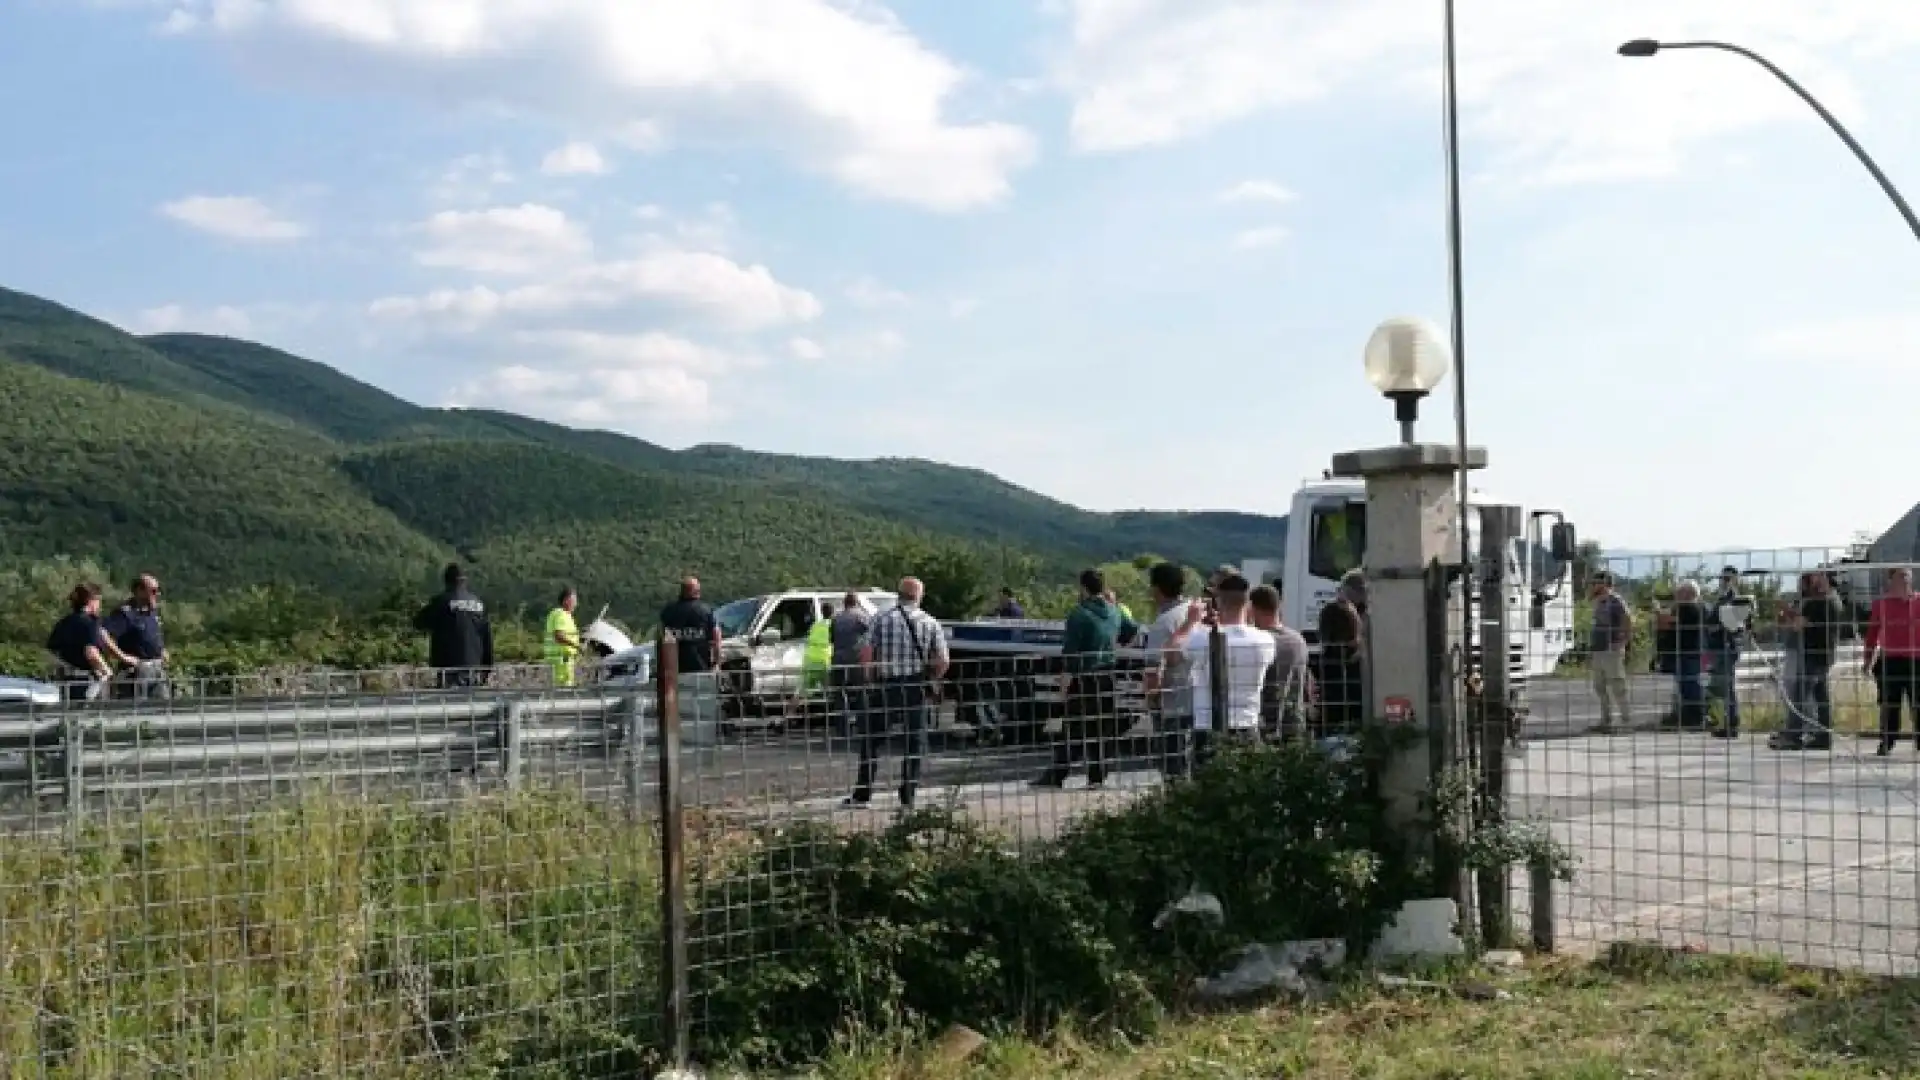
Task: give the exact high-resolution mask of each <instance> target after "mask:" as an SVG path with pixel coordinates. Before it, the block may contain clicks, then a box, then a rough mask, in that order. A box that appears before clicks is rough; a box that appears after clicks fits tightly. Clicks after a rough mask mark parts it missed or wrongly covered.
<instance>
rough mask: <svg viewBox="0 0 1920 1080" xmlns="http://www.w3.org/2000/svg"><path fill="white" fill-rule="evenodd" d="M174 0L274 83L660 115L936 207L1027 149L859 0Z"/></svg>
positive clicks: (596, 119) (961, 76) (623, 119)
mask: <svg viewBox="0 0 1920 1080" xmlns="http://www.w3.org/2000/svg"><path fill="white" fill-rule="evenodd" d="M183 4H184V6H185V7H186V8H188V9H191V10H194V11H196V12H198V13H200V14H201V15H202V16H203V19H202V24H203V25H202V32H204V33H208V34H211V35H215V36H218V37H219V38H221V39H223V40H225V41H227V42H228V43H229V44H230V45H232V46H233V47H234V48H235V49H236V50H238V51H239V52H240V53H241V55H242V56H243V57H244V58H245V59H247V60H249V61H251V62H253V63H255V64H258V65H260V66H261V67H263V68H266V69H268V70H273V71H275V72H276V73H280V74H284V75H285V76H287V77H304V78H308V79H312V80H315V81H317V82H319V83H321V84H323V85H326V84H332V85H336V86H339V87H341V88H343V89H349V90H353V91H356V92H365V91H367V90H370V89H371V90H376V91H380V90H384V91H387V92H390V93H405V94H412V95H417V96H420V97H423V98H426V99H428V100H432V101H435V102H456V103H465V104H480V105H485V106H503V107H506V108H508V109H516V110H521V111H536V112H541V113H545V114H546V115H548V116H551V117H555V118H558V119H561V120H563V121H565V122H566V123H567V124H568V125H570V126H572V127H575V128H576V129H582V130H604V131H607V132H609V133H610V136H613V137H619V138H623V139H624V140H626V141H628V142H630V143H631V142H639V143H641V144H649V145H650V144H657V143H658V142H659V141H660V140H661V139H662V138H663V137H664V133H665V131H666V130H667V128H668V127H669V126H671V127H672V128H673V130H675V131H676V132H677V133H679V134H681V135H684V134H686V133H687V132H698V133H699V135H700V137H701V138H703V139H706V140H709V141H712V142H715V143H723V144H724V143H729V142H739V141H742V140H749V141H754V142H759V143H765V144H770V145H772V146H774V147H776V148H778V149H780V150H781V151H783V152H785V153H786V154H787V155H788V156H790V157H791V158H792V159H794V160H796V161H797V162H798V163H799V164H800V165H801V166H802V167H804V168H806V169H808V170H811V171H814V172H817V173H821V174H824V175H826V176H830V177H832V178H834V179H835V180H837V181H839V182H840V183H842V184H844V185H846V186H848V187H850V188H852V189H853V190H855V191H858V192H861V193H864V194H869V195H874V196H878V197H881V198H887V199H894V200H899V201H902V202H907V203H912V204H916V205H919V206H923V207H927V208H931V209H935V210H944V211H955V210H962V209H967V208H970V207H975V206H980V205H983V204H987V203H991V202H994V201H996V200H999V199H1000V198H1002V197H1004V196H1005V195H1006V194H1007V192H1008V191H1009V178H1010V176H1011V175H1012V173H1014V172H1015V171H1017V170H1018V169H1020V168H1023V167H1024V166H1026V165H1027V164H1029V163H1030V162H1031V161H1032V160H1033V158H1034V156H1035V152H1036V151H1035V140H1034V138H1033V136H1032V135H1031V134H1030V133H1029V132H1027V131H1026V130H1024V129H1022V128H1020V127H1018V126H1015V125H1012V124H1008V123H1002V122H996V121H990V120H971V119H969V120H955V119H950V118H949V115H948V114H949V112H950V106H951V103H952V100H953V98H954V97H955V95H956V94H957V93H958V92H959V91H961V90H962V89H963V88H964V87H965V86H966V85H967V84H968V82H969V74H968V73H967V72H966V71H965V70H963V69H962V68H961V67H960V66H959V65H958V64H956V63H955V62H954V61H952V60H950V59H948V58H947V57H946V56H944V55H942V54H941V53H939V52H937V51H935V50H934V49H932V48H930V47H928V46H927V45H925V44H924V43H922V42H921V41H920V40H918V39H917V38H916V37H915V36H914V35H913V34H912V33H911V32H909V31H908V30H907V29H906V28H905V27H904V26H903V25H902V24H901V22H900V21H899V20H898V19H897V18H895V17H893V16H892V15H891V13H889V12H887V11H886V10H885V9H883V8H881V7H879V6H878V5H877V4H874V3H870V2H865V0H862V2H858V3H848V2H843V0H784V2H780V3H769V2H767V0H702V2H700V3H685V2H682V0H542V2H538V3H534V2H529V0H330V2H321V0H183ZM636 115H638V116H643V117H647V118H648V123H649V125H650V126H642V127H639V128H635V127H634V126H633V125H634V120H633V117H635V116H636Z"/></svg>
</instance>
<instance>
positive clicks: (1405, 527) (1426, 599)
mask: <svg viewBox="0 0 1920 1080" xmlns="http://www.w3.org/2000/svg"><path fill="white" fill-rule="evenodd" d="M1486 463H1487V453H1486V450H1485V449H1484V448H1483V447H1476V446H1470V447H1468V448H1467V461H1466V467H1467V468H1469V469H1481V468H1485V467H1486ZM1460 464H1461V462H1460V454H1459V451H1458V449H1457V448H1456V447H1453V446H1446V445H1438V444H1429V443H1406V444H1402V445H1399V446H1387V447H1381V448H1378V449H1372V450H1356V451H1352V452H1350V453H1345V454H1336V455H1335V456H1334V458H1333V474H1334V475H1335V476H1341V477H1359V478H1361V479H1363V480H1365V481H1366V487H1367V536H1366V554H1365V564H1364V568H1365V570H1366V574H1367V591H1368V608H1367V671H1368V675H1369V676H1370V677H1369V679H1368V682H1369V684H1370V686H1371V692H1370V695H1369V697H1370V700H1369V701H1368V705H1369V707H1370V709H1371V711H1370V712H1369V713H1368V715H1367V720H1368V722H1369V723H1370V724H1374V723H1379V724H1385V725H1388V726H1389V727H1390V728H1395V729H1403V730H1406V729H1411V730H1413V731H1417V732H1418V733H1420V734H1421V735H1423V736H1425V738H1422V739H1420V740H1418V741H1415V740H1411V739H1408V740H1404V741H1402V740H1398V739H1396V740H1395V742H1396V744H1397V745H1396V749H1395V750H1394V751H1393V753H1392V755H1391V757H1390V758H1389V760H1388V761H1387V762H1386V763H1385V766H1384V768H1383V770H1382V772H1381V777H1380V783H1381V789H1382V794H1383V795H1384V796H1385V798H1386V800H1387V807H1388V814H1389V817H1390V820H1392V821H1393V822H1394V823H1395V824H1396V826H1398V827H1400V828H1402V829H1403V830H1407V831H1410V832H1411V831H1415V830H1419V831H1420V833H1421V835H1419V836H1417V837H1415V839H1416V843H1417V844H1418V846H1419V847H1420V848H1427V849H1429V850H1430V848H1429V843H1430V839H1431V838H1430V837H1428V836H1426V835H1424V831H1425V830H1424V813H1423V807H1422V803H1423V801H1424V799H1425V798H1426V796H1427V794H1428V793H1429V791H1430V790H1431V786H1432V782H1433V780H1434V773H1435V770H1436V768H1437V767H1444V766H1445V764H1446V763H1447V761H1448V757H1447V754H1448V753H1449V747H1448V745H1447V744H1448V743H1449V742H1450V741H1451V730H1450V721H1451V712H1452V707H1451V700H1452V695H1453V692H1454V688H1453V687H1452V686H1449V685H1447V681H1448V662H1447V661H1448V658H1449V657H1452V656H1453V655H1454V654H1455V653H1456V651H1457V650H1456V646H1457V645H1458V644H1459V640H1460V609H1459V607H1458V605H1459V604H1460V603H1462V600H1461V599H1460V597H1461V595H1462V593H1461V589H1460V584H1459V581H1458V578H1457V575H1455V574H1452V573H1449V572H1448V571H1449V570H1450V568H1453V567H1457V566H1458V564H1459V562H1460V537H1459V520H1460V518H1459V504H1458V501H1457V499H1456V497H1455V486H1456V484H1457V482H1458V475H1459V468H1460ZM1449 582H1450V583H1451V586H1450V587H1449V586H1448V584H1447V583H1449ZM1436 585H1437V586H1438V590H1439V594H1440V595H1441V596H1443V597H1447V598H1449V599H1445V600H1442V601H1441V602H1439V603H1435V602H1434V598H1433V595H1432V594H1433V593H1434V592H1435V591H1436ZM1502 654H1504V649H1501V650H1498V651H1497V652H1496V655H1502Z"/></svg>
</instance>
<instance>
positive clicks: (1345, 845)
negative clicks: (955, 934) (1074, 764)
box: [1055, 745, 1426, 987]
mask: <svg viewBox="0 0 1920 1080" xmlns="http://www.w3.org/2000/svg"><path fill="white" fill-rule="evenodd" d="M1055 857H1056V859H1057V861H1058V862H1059V864H1060V865H1061V866H1062V867H1063V868H1064V869H1065V870H1066V871H1067V872H1068V873H1069V874H1071V876H1073V877H1074V878H1075V879H1076V880H1078V881H1081V882H1084V883H1085V885H1086V887H1087V889H1088V890H1089V891H1090V892H1092V893H1093V894H1094V895H1095V896H1098V897H1101V898H1102V907H1103V908H1104V911H1105V916H1106V924H1105V932H1106V934H1107V935H1108V936H1109V937H1110V938H1111V939H1112V940H1114V941H1115V942H1117V943H1119V945H1120V947H1121V948H1122V950H1123V951H1124V954H1125V959H1126V961H1127V962H1128V963H1129V964H1130V965H1132V966H1134V967H1135V968H1137V969H1140V970H1144V971H1150V972H1152V973H1154V975H1155V976H1156V982H1157V983H1158V984H1159V985H1161V986H1163V987H1165V986H1170V985H1174V983H1175V981H1176V980H1179V981H1184V980H1186V979H1187V978H1188V977H1190V976H1192V975H1194V974H1198V973H1200V972H1203V971H1211V970H1214V969H1215V967H1216V966H1217V964H1218V963H1219V961H1220V960H1221V959H1222V957H1223V956H1224V955H1225V954H1226V953H1227V952H1229V951H1230V950H1232V949H1234V948H1236V947H1238V946H1240V945H1244V944H1249V943H1252V942H1279V941H1290V940H1296V939H1301V938H1327V937H1337V938H1344V939H1346V940H1347V941H1348V942H1349V943H1350V944H1352V945H1354V946H1356V947H1358V946H1361V945H1364V944H1365V943H1366V942H1367V941H1369V940H1370V939H1371V938H1372V937H1373V936H1374V935H1375V934H1377V933H1378V932H1379V930H1380V928H1381V927H1382V926H1384V925H1385V924H1386V922H1387V921H1388V920H1389V919H1390V918H1391V916H1392V913H1393V912H1394V911H1396V910H1398V908H1399V907H1400V905H1401V903H1402V902H1403V901H1405V900H1407V899H1408V898H1410V897H1413V896H1417V895H1425V893H1424V892H1423V889H1424V886H1425V884H1426V882H1425V881H1424V880H1423V877H1422V875H1421V873H1420V872H1419V869H1418V868H1417V867H1416V866H1415V864H1414V863H1413V861H1412V860H1410V859H1408V858H1406V857H1404V855H1403V854H1402V852H1401V845H1400V841H1399V839H1398V838H1397V837H1396V835H1395V834H1394V833H1393V831H1392V830H1390V829H1389V828H1388V826H1387V823H1386V818H1385V810H1384V804H1383V803H1382V801H1381V800H1380V799H1379V798H1378V796H1377V793H1376V790H1375V786H1374V782H1373V778H1372V776H1371V772H1370V769H1369V768H1368V766H1367V764H1366V762H1365V759H1364V758H1362V757H1359V756H1355V757H1354V758H1352V759H1350V760H1345V761H1339V760H1332V759H1330V758H1329V757H1328V756H1327V755H1325V754H1322V753H1320V752H1317V751H1315V750H1313V749H1310V748H1307V747H1304V746H1297V745H1289V746H1284V747H1267V748H1261V749H1256V750H1244V751H1235V750H1229V751H1228V752H1226V753H1223V754H1221V755H1220V756H1219V757H1218V758H1216V759H1215V760H1213V761H1212V762H1210V763H1209V764H1208V765H1207V766H1206V767H1205V768H1203V769H1201V770H1200V771H1199V772H1198V773H1197V774H1196V775H1195V777H1194V779H1193V781H1192V782H1190V783H1176V784H1170V785H1167V786H1164V787H1162V788H1159V789H1158V790H1156V791H1154V792H1153V793H1151V794H1149V795H1147V796H1145V797H1143V798H1142V799H1140V800H1139V801H1138V802H1135V803H1133V804H1131V805H1129V806H1127V807H1125V808H1124V809H1121V810H1117V811H1114V812H1109V813H1105V814H1100V815H1096V816H1093V817H1091V818H1088V819H1086V820H1084V821H1082V822H1081V823H1079V824H1078V825H1076V826H1075V827H1074V828H1073V829H1072V830H1070V831H1069V832H1068V833H1067V834H1066V835H1065V836H1064V837H1063V838H1062V840H1061V842H1060V845H1059V849H1058V852H1057V854H1056V856H1055ZM1189 889H1201V890H1204V891H1206V892H1209V893H1212V894H1213V895H1214V896H1216V897H1218V898H1219V900H1220V902H1221V906H1222V908H1223V909H1224V911H1225V919H1224V921H1223V922H1222V923H1221V924H1220V925H1219V926H1218V927H1217V928H1213V929H1211V930H1203V931H1199V932H1195V931H1193V930H1191V929H1183V931H1182V932H1177V933H1169V932H1156V931H1155V930H1154V928H1153V923H1154V920H1155V918H1156V917H1157V916H1158V915H1159V913H1160V912H1161V911H1162V910H1163V909H1164V908H1165V906H1166V905H1167V904H1168V903H1169V902H1171V901H1173V900H1175V899H1177V898H1179V897H1181V896H1183V895H1185V894H1186V893H1187V891H1188V890H1189Z"/></svg>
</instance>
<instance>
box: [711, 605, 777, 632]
mask: <svg viewBox="0 0 1920 1080" xmlns="http://www.w3.org/2000/svg"><path fill="white" fill-rule="evenodd" d="M766 599H767V598H766V597H764V596H755V597H750V598H748V599H746V600H735V601H734V602H733V603H731V604H724V605H722V606H721V608H720V610H719V611H716V612H714V613H713V619H714V621H715V622H717V623H719V624H720V636H721V637H723V638H737V637H745V636H746V635H747V631H748V630H750V629H752V628H753V617H754V616H755V615H757V614H759V612H760V605H761V604H763V603H765V602H766Z"/></svg>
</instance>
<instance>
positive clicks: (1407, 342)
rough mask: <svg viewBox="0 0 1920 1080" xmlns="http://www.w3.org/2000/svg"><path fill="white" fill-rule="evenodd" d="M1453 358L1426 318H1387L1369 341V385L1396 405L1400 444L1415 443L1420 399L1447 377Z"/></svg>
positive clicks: (1367, 360) (1437, 331)
mask: <svg viewBox="0 0 1920 1080" xmlns="http://www.w3.org/2000/svg"><path fill="white" fill-rule="evenodd" d="M1452 366H1453V359H1452V357H1451V356H1450V355H1449V353H1448V351H1447V344H1446V340H1445V339H1444V338H1442V337H1441V336H1440V331H1439V330H1437V329H1435V328H1434V326H1433V324H1432V323H1430V322H1428V321H1426V320H1425V319H1414V318H1398V319H1388V320H1387V321H1386V322H1383V323H1381V324H1380V325H1379V327H1378V328H1376V329H1375V330H1374V332H1373V336H1372V337H1371V338H1368V339H1367V354H1366V370H1367V382H1369V383H1371V384H1372V385H1373V388H1374V389H1375V390H1378V391H1379V392H1380V393H1381V395H1382V396H1384V397H1386V398H1389V399H1390V400H1392V402H1393V414H1394V418H1395V419H1396V420H1398V421H1400V441H1401V442H1405V443H1411V442H1412V441H1413V422H1414V420H1415V419H1417V418H1418V417H1419V414H1420V399H1421V398H1423V397H1426V396H1427V395H1428V394H1430V393H1432V392H1433V388H1434V387H1436V386H1439V385H1440V383H1441V381H1442V380H1444V379H1445V378H1446V377H1447V369H1448V368H1450V367H1452Z"/></svg>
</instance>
